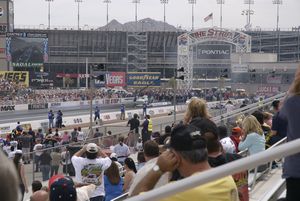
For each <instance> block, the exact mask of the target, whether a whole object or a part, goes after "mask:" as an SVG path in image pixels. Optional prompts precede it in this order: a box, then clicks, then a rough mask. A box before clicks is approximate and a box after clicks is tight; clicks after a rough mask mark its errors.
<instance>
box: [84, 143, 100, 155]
mask: <svg viewBox="0 0 300 201" xmlns="http://www.w3.org/2000/svg"><path fill="white" fill-rule="evenodd" d="M86 151H87V152H89V153H97V152H98V146H97V145H96V144H95V143H89V144H88V145H87V146H86Z"/></svg>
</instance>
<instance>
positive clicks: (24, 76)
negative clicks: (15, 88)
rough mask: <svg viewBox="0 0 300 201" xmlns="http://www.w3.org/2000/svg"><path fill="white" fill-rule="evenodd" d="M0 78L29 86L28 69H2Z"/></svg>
mask: <svg viewBox="0 0 300 201" xmlns="http://www.w3.org/2000/svg"><path fill="white" fill-rule="evenodd" d="M0 79H2V80H7V81H10V82H13V83H17V84H21V85H24V86H26V87H28V86H29V73H28V71H0Z"/></svg>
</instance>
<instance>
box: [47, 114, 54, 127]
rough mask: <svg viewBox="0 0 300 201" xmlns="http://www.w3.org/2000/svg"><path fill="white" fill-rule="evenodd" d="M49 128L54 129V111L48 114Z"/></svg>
mask: <svg viewBox="0 0 300 201" xmlns="http://www.w3.org/2000/svg"><path fill="white" fill-rule="evenodd" d="M48 121H49V125H48V126H49V128H54V113H53V111H52V110H50V111H49V112H48Z"/></svg>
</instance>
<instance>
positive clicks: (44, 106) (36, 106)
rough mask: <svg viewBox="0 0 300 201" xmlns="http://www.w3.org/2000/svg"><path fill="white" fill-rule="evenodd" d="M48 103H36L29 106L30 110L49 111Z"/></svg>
mask: <svg viewBox="0 0 300 201" xmlns="http://www.w3.org/2000/svg"><path fill="white" fill-rule="evenodd" d="M47 108H48V103H35V104H28V110H40V109H47Z"/></svg>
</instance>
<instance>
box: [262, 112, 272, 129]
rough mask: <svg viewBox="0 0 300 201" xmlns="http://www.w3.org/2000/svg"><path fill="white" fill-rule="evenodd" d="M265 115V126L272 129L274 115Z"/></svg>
mask: <svg viewBox="0 0 300 201" xmlns="http://www.w3.org/2000/svg"><path fill="white" fill-rule="evenodd" d="M263 114H264V125H265V126H269V127H270V128H272V118H273V115H272V114H271V113H269V112H264V113H263Z"/></svg>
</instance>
